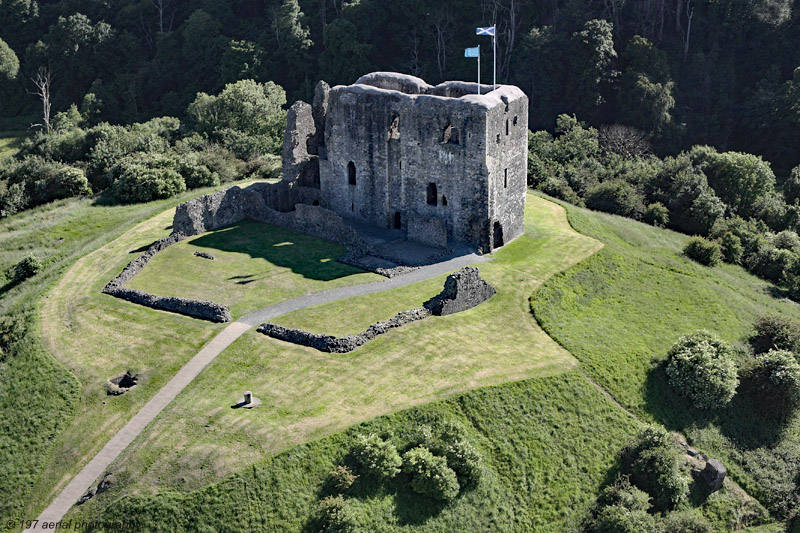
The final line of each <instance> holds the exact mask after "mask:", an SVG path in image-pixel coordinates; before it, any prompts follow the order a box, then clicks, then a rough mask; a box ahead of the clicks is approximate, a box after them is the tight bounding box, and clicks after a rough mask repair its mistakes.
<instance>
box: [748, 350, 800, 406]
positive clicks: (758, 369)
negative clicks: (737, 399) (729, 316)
mask: <svg viewBox="0 0 800 533" xmlns="http://www.w3.org/2000/svg"><path fill="white" fill-rule="evenodd" d="M747 377H748V385H749V386H750V390H751V392H752V393H754V394H753V397H754V398H757V399H758V401H759V404H760V407H761V409H762V410H764V411H767V412H770V413H775V412H777V413H778V414H779V415H786V414H788V413H789V412H791V411H792V410H793V409H795V408H796V407H797V405H798V404H799V403H800V363H798V362H797V359H796V357H795V355H794V354H793V353H792V352H787V351H782V350H770V351H768V352H767V353H765V354H761V355H759V356H758V357H757V358H756V363H755V365H753V368H752V369H751V370H750V372H748V376H747Z"/></svg>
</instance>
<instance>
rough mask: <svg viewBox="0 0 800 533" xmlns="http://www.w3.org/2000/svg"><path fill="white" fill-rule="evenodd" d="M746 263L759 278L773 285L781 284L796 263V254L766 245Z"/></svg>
mask: <svg viewBox="0 0 800 533" xmlns="http://www.w3.org/2000/svg"><path fill="white" fill-rule="evenodd" d="M746 262H747V268H748V269H749V270H750V271H751V272H753V273H754V274H756V275H757V276H760V277H762V278H764V279H767V280H769V281H771V282H773V283H780V282H781V281H783V280H784V278H785V277H786V274H787V272H789V270H790V269H791V267H792V265H793V264H794V263H795V254H794V253H793V252H791V251H789V250H780V249H778V248H774V247H773V246H771V245H766V246H762V247H761V249H759V251H758V252H757V253H756V254H754V255H751V256H750V257H748V259H747V261H746Z"/></svg>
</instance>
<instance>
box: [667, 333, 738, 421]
mask: <svg viewBox="0 0 800 533" xmlns="http://www.w3.org/2000/svg"><path fill="white" fill-rule="evenodd" d="M666 373H667V376H669V382H670V385H671V386H672V387H673V388H674V389H675V390H676V391H677V392H678V393H679V394H681V395H682V396H685V397H687V398H689V399H690V400H691V402H692V404H693V405H694V406H695V407H696V408H698V409H717V408H720V407H724V406H725V405H727V403H728V402H730V401H731V399H732V398H733V395H734V394H735V393H736V387H737V386H738V385H739V378H738V376H737V368H736V363H735V362H734V359H733V356H732V354H731V350H730V348H729V347H728V345H727V344H725V343H723V342H722V341H720V340H719V339H718V338H717V337H715V336H714V335H712V334H711V333H709V332H707V331H699V332H697V333H694V334H692V335H686V336H684V337H681V338H680V339H679V340H678V342H676V343H675V344H674V345H673V346H672V348H670V350H669V353H668V356H667V365H666Z"/></svg>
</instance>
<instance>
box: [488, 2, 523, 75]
mask: <svg viewBox="0 0 800 533" xmlns="http://www.w3.org/2000/svg"><path fill="white" fill-rule="evenodd" d="M526 1H527V0H482V6H483V11H484V13H486V14H487V15H488V17H487V18H488V19H489V20H490V21H491V25H492V26H494V27H495V39H496V40H497V43H496V44H497V47H498V50H497V52H498V62H497V63H498V66H499V69H500V73H499V74H500V79H508V77H509V75H510V71H511V56H512V54H513V52H514V47H515V46H516V42H517V33H519V29H520V24H521V23H522V21H521V20H520V10H521V8H522V6H523V4H525V3H526Z"/></svg>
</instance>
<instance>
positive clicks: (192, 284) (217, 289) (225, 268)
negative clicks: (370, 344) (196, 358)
mask: <svg viewBox="0 0 800 533" xmlns="http://www.w3.org/2000/svg"><path fill="white" fill-rule="evenodd" d="M346 251H347V250H346V248H344V247H343V246H341V245H338V244H334V243H331V242H327V241H321V240H319V239H315V238H313V237H309V236H307V235H303V234H300V233H297V232H294V231H291V230H287V229H283V228H279V227H276V226H266V225H264V224H257V223H255V222H241V223H239V224H236V225H234V226H231V227H229V228H226V229H223V230H220V231H215V232H212V233H206V234H203V235H200V236H198V237H194V238H192V239H190V240H187V241H184V242H181V243H178V244H176V245H174V246H171V247H170V248H168V249H167V250H165V251H164V252H162V253H160V254H159V255H157V256H156V257H155V258H154V259H153V260H152V261H151V262H150V263H149V264H148V265H147V268H146V269H144V270H143V271H142V273H141V274H139V275H138V276H136V277H135V278H134V279H133V280H132V281H131V282H130V283H129V285H128V286H129V287H131V288H134V289H141V290H144V291H148V292H152V293H153V294H158V295H161V296H183V297H185V298H195V299H199V300H212V301H215V302H217V303H220V304H223V305H227V306H229V307H230V308H231V312H232V313H233V316H234V318H238V317H240V316H242V315H245V314H247V313H248V312H252V311H255V310H256V309H261V308H262V307H266V306H268V305H271V304H273V303H277V302H281V301H285V300H290V299H292V298H296V297H298V296H302V295H304V294H308V293H311V292H318V291H320V290H324V289H332V288H336V287H341V286H344V285H353V284H356V283H366V282H369V281H379V280H381V279H383V278H382V277H381V276H378V275H377V274H370V273H367V272H364V271H362V270H360V269H357V268H353V267H350V266H347V265H343V264H342V263H338V262H336V261H335V259H336V258H337V257H339V256H341V255H343V254H344V253H345V252H346ZM194 252H207V253H211V254H212V255H214V257H215V261H214V262H213V263H211V262H209V261H208V260H207V259H202V258H198V257H196V256H194V255H193V253H194ZM177 273H180V274H179V275H176V274H177Z"/></svg>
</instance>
